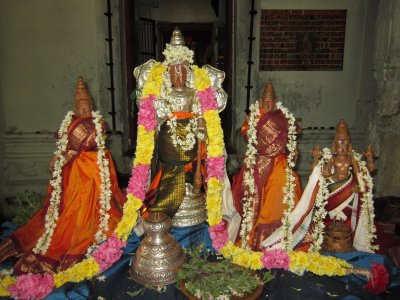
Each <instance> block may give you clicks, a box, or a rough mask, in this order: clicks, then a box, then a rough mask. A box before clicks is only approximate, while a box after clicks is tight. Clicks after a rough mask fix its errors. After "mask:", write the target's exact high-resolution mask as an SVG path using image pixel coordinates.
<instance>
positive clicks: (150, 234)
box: [130, 212, 186, 286]
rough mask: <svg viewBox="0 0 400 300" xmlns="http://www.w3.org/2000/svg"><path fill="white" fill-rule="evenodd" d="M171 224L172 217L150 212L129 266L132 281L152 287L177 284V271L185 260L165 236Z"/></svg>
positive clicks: (176, 244) (173, 242) (179, 247)
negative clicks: (143, 232) (143, 233)
mask: <svg viewBox="0 0 400 300" xmlns="http://www.w3.org/2000/svg"><path fill="white" fill-rule="evenodd" d="M171 225H172V220H171V218H169V217H168V216H167V215H166V214H164V213H159V212H156V213H155V212H151V213H149V216H148V217H147V218H146V219H145V220H143V228H144V231H145V233H146V236H145V237H144V238H143V240H142V241H141V243H140V246H139V248H138V250H137V251H136V254H135V256H134V258H133V260H132V264H131V267H130V274H131V277H132V279H133V280H134V281H136V282H138V283H140V284H143V285H151V286H164V285H168V284H170V283H173V282H176V272H177V269H178V268H179V267H180V266H181V265H182V264H183V263H184V262H185V261H186V256H185V254H184V253H183V251H182V248H181V246H180V245H179V244H178V242H177V241H176V240H175V239H174V238H173V237H172V235H171V234H169V233H168V231H169V229H170V228H171Z"/></svg>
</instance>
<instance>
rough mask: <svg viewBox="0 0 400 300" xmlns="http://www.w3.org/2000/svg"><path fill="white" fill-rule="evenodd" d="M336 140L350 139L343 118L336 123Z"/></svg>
mask: <svg viewBox="0 0 400 300" xmlns="http://www.w3.org/2000/svg"><path fill="white" fill-rule="evenodd" d="M338 140H347V141H350V135H349V130H348V128H347V124H346V122H345V121H344V120H343V119H340V120H339V122H338V124H337V125H336V135H335V141H338Z"/></svg>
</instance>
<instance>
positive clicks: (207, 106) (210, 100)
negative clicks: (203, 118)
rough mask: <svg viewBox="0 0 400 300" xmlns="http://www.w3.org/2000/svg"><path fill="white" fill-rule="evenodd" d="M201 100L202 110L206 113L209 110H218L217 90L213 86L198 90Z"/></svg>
mask: <svg viewBox="0 0 400 300" xmlns="http://www.w3.org/2000/svg"><path fill="white" fill-rule="evenodd" d="M197 95H198V96H199V98H200V101H201V111H202V112H203V113H204V112H206V111H207V110H216V109H217V102H216V101H215V90H214V88H213V87H211V86H210V87H208V88H206V89H205V90H204V91H199V92H197Z"/></svg>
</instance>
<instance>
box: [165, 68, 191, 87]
mask: <svg viewBox="0 0 400 300" xmlns="http://www.w3.org/2000/svg"><path fill="white" fill-rule="evenodd" d="M169 67H170V68H169V76H170V78H171V83H172V86H173V87H174V88H178V89H179V88H184V87H185V85H186V78H187V69H186V66H185V65H184V64H174V65H170V66H169Z"/></svg>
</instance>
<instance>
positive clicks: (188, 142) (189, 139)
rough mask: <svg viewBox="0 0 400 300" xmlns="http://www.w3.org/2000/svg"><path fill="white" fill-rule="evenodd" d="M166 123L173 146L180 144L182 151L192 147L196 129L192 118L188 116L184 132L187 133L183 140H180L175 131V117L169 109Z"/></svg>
mask: <svg viewBox="0 0 400 300" xmlns="http://www.w3.org/2000/svg"><path fill="white" fill-rule="evenodd" d="M167 124H168V127H169V130H168V132H169V133H170V135H171V139H172V143H173V144H174V146H175V147H178V146H180V147H181V148H182V149H183V150H184V151H188V150H191V149H193V147H194V145H195V144H196V134H195V133H197V131H198V126H197V121H196V120H195V119H194V118H190V119H189V123H188V124H187V125H186V126H185V132H187V134H186V138H185V139H184V140H182V139H181V138H180V137H179V136H178V134H177V132H176V127H177V118H176V116H174V115H173V114H172V112H171V110H169V113H168V120H167Z"/></svg>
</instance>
